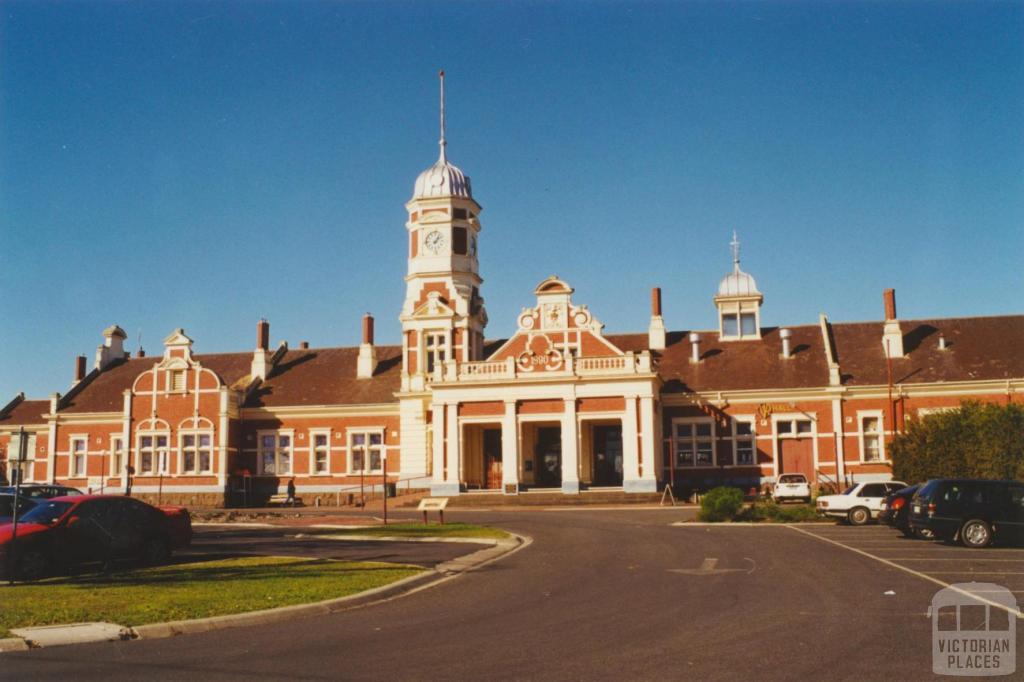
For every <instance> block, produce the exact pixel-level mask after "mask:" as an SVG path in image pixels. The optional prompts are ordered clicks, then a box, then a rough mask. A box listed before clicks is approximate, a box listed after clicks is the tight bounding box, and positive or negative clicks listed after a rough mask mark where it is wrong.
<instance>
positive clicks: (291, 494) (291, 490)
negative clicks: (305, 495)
mask: <svg viewBox="0 0 1024 682" xmlns="http://www.w3.org/2000/svg"><path fill="white" fill-rule="evenodd" d="M284 503H285V504H286V505H288V506H289V507H294V506H295V478H294V477H292V478H289V479H288V499H287V500H285V501H284Z"/></svg>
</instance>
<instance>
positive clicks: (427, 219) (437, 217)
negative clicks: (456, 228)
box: [419, 211, 451, 225]
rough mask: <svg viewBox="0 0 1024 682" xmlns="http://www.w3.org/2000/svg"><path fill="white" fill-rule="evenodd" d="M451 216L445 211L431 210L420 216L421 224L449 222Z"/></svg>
mask: <svg viewBox="0 0 1024 682" xmlns="http://www.w3.org/2000/svg"><path fill="white" fill-rule="evenodd" d="M449 222H451V218H450V217H449V216H448V214H447V213H445V212H443V211H430V212H429V213H424V214H423V215H421V216H420V219H419V223H420V225H432V224H435V223H449Z"/></svg>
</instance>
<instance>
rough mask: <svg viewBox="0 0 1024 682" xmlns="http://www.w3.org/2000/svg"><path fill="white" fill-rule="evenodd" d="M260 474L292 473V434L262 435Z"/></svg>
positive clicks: (280, 474)
mask: <svg viewBox="0 0 1024 682" xmlns="http://www.w3.org/2000/svg"><path fill="white" fill-rule="evenodd" d="M259 463H260V473H262V474H267V475H278V476H282V475H286V474H291V473H292V436H291V434H290V433H262V434H260V440H259Z"/></svg>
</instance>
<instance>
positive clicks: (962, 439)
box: [889, 402, 1024, 482]
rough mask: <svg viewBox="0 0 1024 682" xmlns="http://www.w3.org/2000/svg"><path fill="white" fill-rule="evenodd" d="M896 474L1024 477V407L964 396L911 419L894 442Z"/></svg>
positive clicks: (908, 476)
mask: <svg viewBox="0 0 1024 682" xmlns="http://www.w3.org/2000/svg"><path fill="white" fill-rule="evenodd" d="M889 452H890V453H891V455H892V462H893V474H894V476H895V477H896V478H898V479H900V480H904V481H907V482H915V481H926V480H928V479H930V478H959V477H962V478H994V479H998V478H1016V479H1020V480H1024V407H1022V406H1020V405H1015V404H1010V405H995V404H992V403H978V402H965V403H962V404H961V406H960V408H959V409H956V410H952V411H949V412H938V413H935V414H930V415H927V416H925V417H922V418H920V419H914V420H911V421H909V422H908V427H907V429H906V431H904V432H903V433H900V434H897V435H896V437H895V438H894V439H893V440H892V442H891V443H890V444H889Z"/></svg>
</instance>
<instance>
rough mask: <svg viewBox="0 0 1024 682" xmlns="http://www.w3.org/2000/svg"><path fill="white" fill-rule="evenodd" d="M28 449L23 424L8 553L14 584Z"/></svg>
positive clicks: (10, 575) (10, 572)
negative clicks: (23, 470) (19, 503)
mask: <svg viewBox="0 0 1024 682" xmlns="http://www.w3.org/2000/svg"><path fill="white" fill-rule="evenodd" d="M27 451H28V441H27V440H26V438H25V427H24V426H22V427H21V428H19V429H18V454H17V462H18V465H17V466H16V467H15V469H14V470H15V471H17V472H18V480H16V481H15V482H14V508H13V509H12V510H11V516H12V517H13V518H12V522H11V551H10V553H9V554H8V555H7V556H8V558H9V560H10V563H9V565H8V567H7V569H8V570H7V580H8V582H9V583H10V584H12V585H13V584H14V572H15V570H16V567H17V565H18V562H17V560H16V559H15V556H14V555H15V552H17V551H18V502H19V501H20V498H21V479H22V477H23V473H22V467H24V466H25V459H26V454H27Z"/></svg>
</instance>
